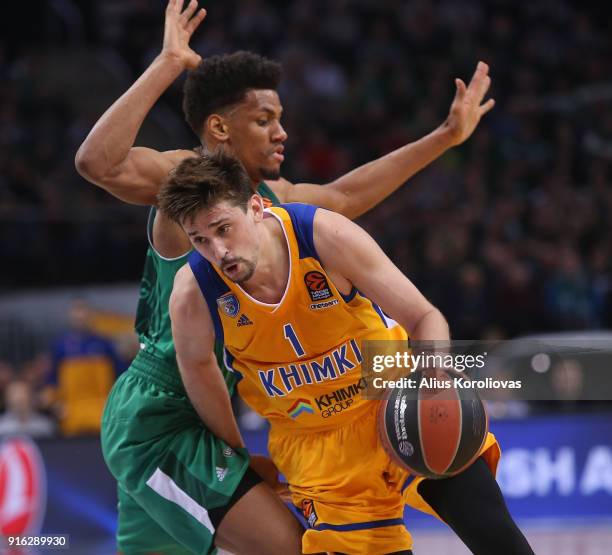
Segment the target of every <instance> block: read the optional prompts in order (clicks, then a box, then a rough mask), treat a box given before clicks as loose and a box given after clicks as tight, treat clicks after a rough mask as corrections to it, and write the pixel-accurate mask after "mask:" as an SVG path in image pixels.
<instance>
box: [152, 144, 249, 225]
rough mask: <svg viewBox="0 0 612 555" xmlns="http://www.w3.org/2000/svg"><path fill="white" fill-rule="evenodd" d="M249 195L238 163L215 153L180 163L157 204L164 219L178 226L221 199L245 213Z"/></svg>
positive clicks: (245, 174)
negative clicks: (168, 219) (164, 216)
mask: <svg viewBox="0 0 612 555" xmlns="http://www.w3.org/2000/svg"><path fill="white" fill-rule="evenodd" d="M252 195H253V189H252V188H251V180H250V179H249V176H248V175H247V173H246V171H245V169H244V167H243V166H242V164H241V163H240V161H239V160H238V159H236V158H234V157H233V156H230V155H229V154H226V153H224V152H222V151H217V152H215V153H212V154H211V153H205V154H200V155H198V156H195V157H193V158H186V159H185V160H183V161H182V162H181V163H180V164H179V165H178V166H176V168H174V169H173V170H172V171H171V172H170V174H169V175H168V181H167V182H166V183H165V184H164V185H163V186H162V188H161V189H160V191H159V193H158V195H157V201H158V206H159V209H160V210H161V211H162V212H164V214H166V216H168V218H170V219H171V220H173V221H175V222H177V223H178V224H182V223H184V222H185V221H187V220H193V218H195V216H196V215H197V214H198V212H200V211H201V210H205V209H208V208H211V207H212V206H214V205H215V204H217V203H219V202H221V201H224V200H227V201H229V202H231V203H232V204H234V205H235V206H240V207H241V208H242V209H243V210H244V211H245V212H246V209H247V203H248V201H249V199H250V198H251V196H252Z"/></svg>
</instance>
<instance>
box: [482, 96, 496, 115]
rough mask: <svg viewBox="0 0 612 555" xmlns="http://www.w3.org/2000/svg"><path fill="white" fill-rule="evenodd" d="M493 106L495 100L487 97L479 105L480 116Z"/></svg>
mask: <svg viewBox="0 0 612 555" xmlns="http://www.w3.org/2000/svg"><path fill="white" fill-rule="evenodd" d="M493 106H495V100H493V99H492V98H489V100H487V101H486V102H485V103H484V104H483V105H482V106H481V107H480V117H482V116H484V115H485V114H486V113H487V112H490V111H491V110H492V109H493Z"/></svg>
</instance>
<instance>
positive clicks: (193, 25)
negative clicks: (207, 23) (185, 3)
mask: <svg viewBox="0 0 612 555" xmlns="http://www.w3.org/2000/svg"><path fill="white" fill-rule="evenodd" d="M205 17H206V10H205V9H204V8H202V9H201V10H199V11H198V13H196V14H195V15H194V16H193V17H192V18H191V19H190V20H189V23H187V26H186V27H185V30H186V31H187V32H188V33H189V34H190V35H192V34H193V32H194V31H195V30H196V29H197V28H198V26H199V25H200V23H202V21H204V18H205Z"/></svg>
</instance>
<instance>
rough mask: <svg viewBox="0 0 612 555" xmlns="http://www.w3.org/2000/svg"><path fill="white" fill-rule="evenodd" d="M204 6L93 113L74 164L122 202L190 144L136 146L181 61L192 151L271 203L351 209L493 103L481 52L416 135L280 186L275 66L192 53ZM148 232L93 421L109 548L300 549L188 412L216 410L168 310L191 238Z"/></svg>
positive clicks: (176, 18) (419, 164) (452, 138)
mask: <svg viewBox="0 0 612 555" xmlns="http://www.w3.org/2000/svg"><path fill="white" fill-rule="evenodd" d="M204 17H205V11H204V10H197V3H196V2H194V1H192V2H191V3H190V4H189V5H188V6H187V7H186V8H185V9H184V10H183V2H182V0H171V1H170V2H169V3H168V7H167V10H166V20H165V31H164V44H163V48H162V51H161V53H160V55H159V56H158V57H157V58H156V59H155V60H154V61H153V62H152V64H151V65H150V66H149V68H147V70H146V71H145V72H144V73H143V75H142V76H141V77H140V78H139V79H138V80H137V81H136V82H135V83H134V84H133V85H132V87H130V89H129V90H128V91H127V92H126V93H125V94H124V95H123V96H122V97H120V98H119V99H118V100H117V101H116V102H115V103H114V104H113V105H112V106H111V107H110V108H109V109H108V110H107V111H106V112H105V113H104V114H103V116H102V117H101V118H100V120H99V121H98V122H97V124H96V125H95V126H94V128H93V129H92V131H91V133H90V134H89V136H88V137H87V139H86V140H85V142H84V143H83V145H82V146H81V148H80V149H79V152H78V153H77V158H76V165H77V169H78V171H79V172H80V173H81V174H82V175H83V176H84V177H85V178H87V179H88V180H89V181H91V182H92V183H95V184H96V185H99V186H101V187H103V188H104V189H105V190H107V191H108V192H110V193H111V194H113V195H115V196H116V197H118V198H120V199H122V200H124V201H126V202H130V203H135V204H149V205H152V206H154V205H155V202H156V194H157V192H158V189H159V188H160V186H161V185H162V183H163V182H164V181H165V179H166V177H167V175H168V172H169V171H170V170H171V169H172V168H173V167H175V166H176V165H177V164H178V163H180V161H182V160H183V159H185V158H187V157H190V156H193V155H194V151H188V150H176V151H168V152H158V151H155V150H152V149H148V148H143V147H135V146H134V142H135V139H136V135H137V134H138V131H139V129H140V127H141V125H142V123H143V121H144V119H145V117H146V115H147V114H148V112H149V111H150V109H151V108H152V107H153V105H154V104H155V102H156V101H157V99H158V98H159V97H160V96H161V94H162V93H163V92H164V91H165V90H166V89H167V88H168V87H169V86H170V85H171V84H172V82H173V81H174V80H175V79H176V78H177V77H178V76H179V75H180V74H181V73H182V72H183V71H184V70H185V69H190V70H192V72H191V74H190V76H189V78H188V82H187V85H186V96H185V103H184V106H185V112H186V116H187V119H188V121H189V123H190V124H191V126H192V128H194V130H195V131H196V133H197V134H198V136H199V137H200V139H201V142H202V146H203V147H204V148H207V149H214V148H217V147H219V146H223V147H224V148H226V149H228V151H230V152H232V153H233V154H235V155H236V156H237V157H238V158H239V159H240V160H241V161H242V162H243V164H244V165H245V167H246V169H247V172H248V174H249V177H250V178H251V181H252V184H253V189H254V190H257V191H259V192H260V193H261V194H262V196H263V197H264V198H265V199H267V200H268V202H269V203H278V202H291V201H301V202H310V203H314V204H318V205H321V206H324V207H327V208H330V209H333V210H336V211H338V212H341V213H343V214H345V215H347V216H350V217H356V216H358V215H360V214H362V213H363V212H365V211H367V210H368V209H370V208H371V207H373V206H374V205H376V204H377V203H378V202H380V201H381V200H383V199H384V198H386V197H387V196H388V195H389V194H391V193H392V192H393V191H394V190H395V189H397V188H398V187H399V186H400V185H401V184H403V183H404V182H405V181H406V180H407V179H408V178H410V177H411V176H412V175H413V174H415V173H416V172H417V171H419V170H420V169H422V168H423V167H424V166H426V165H427V164H429V163H430V162H431V161H433V160H434V159H436V158H437V157H438V156H440V155H441V154H442V153H443V152H445V151H446V150H447V149H448V148H450V147H452V146H454V145H457V144H460V143H461V142H463V141H465V140H466V139H467V138H468V137H469V136H470V135H471V134H472V132H473V131H474V129H475V128H476V126H477V125H478V122H479V121H480V118H481V117H482V115H484V114H485V113H486V112H488V111H489V110H490V109H491V108H492V107H493V101H492V100H489V101H487V102H485V103H484V104H481V103H482V100H483V98H484V95H485V94H486V92H487V90H488V88H489V85H490V78H489V77H488V67H487V66H486V64H483V63H480V64H479V65H478V67H477V69H476V72H475V74H474V77H473V78H472V81H471V82H470V84H469V86H468V87H466V86H465V84H464V83H463V82H462V81H460V80H457V93H456V96H455V99H454V101H453V103H452V106H451V110H450V113H449V116H448V118H447V119H446V121H445V122H444V123H443V124H442V125H441V126H440V127H439V128H438V129H436V130H434V131H433V132H432V133H430V134H429V135H427V136H426V137H424V138H422V139H421V140H419V141H417V142H415V143H411V144H408V145H406V146H405V147H402V148H400V149H398V150H396V151H394V152H392V153H390V154H388V155H387V156H385V157H383V158H381V159H379V160H376V161H374V162H371V163H369V164H367V165H365V166H362V167H360V168H357V169H356V170H353V171H352V172H350V173H349V174H347V175H345V176H342V177H340V178H339V179H337V180H336V181H334V182H333V183H330V184H328V185H326V186H323V187H321V186H317V185H310V184H300V185H291V184H290V183H289V182H287V181H286V180H283V179H280V166H281V163H282V161H283V143H284V141H285V140H286V138H287V135H286V133H285V131H284V129H283V127H282V125H281V123H280V118H281V112H282V107H281V104H280V100H279V98H278V94H277V92H276V88H277V85H278V82H279V79H280V67H279V66H278V64H276V63H274V62H270V61H269V60H265V59H263V58H261V57H259V56H256V55H253V54H249V53H236V54H234V55H230V56H222V57H213V58H211V59H209V60H205V61H203V62H202V60H201V58H200V56H199V55H198V54H196V53H195V52H194V51H193V50H191V48H190V47H189V40H190V38H191V35H192V34H193V32H194V31H195V29H196V28H197V27H198V26H199V24H200V23H201V21H202V20H203V19H204ZM264 180H266V182H265V183H263V181H264ZM372 183H375V184H376V186H375V187H372V186H371V184H372ZM148 231H149V240H150V244H151V247H150V249H149V251H148V253H147V262H146V267H145V275H144V276H143V282H142V288H141V300H140V304H139V309H138V315H137V330H138V333H139V336H140V340H141V347H142V348H141V350H140V352H139V354H138V356H137V357H136V359H135V360H134V362H133V363H132V365H131V367H130V370H129V371H128V372H126V373H125V374H124V376H123V377H122V378H120V380H119V381H118V382H117V384H116V386H115V387H114V389H113V392H112V393H111V396H110V397H109V401H108V403H107V408H106V411H105V415H104V419H103V430H102V444H103V450H104V455H105V458H106V461H107V464H108V465H109V468H110V469H111V471H112V473H113V474H114V476H115V478H117V481H118V483H119V530H118V543H119V548H120V549H121V551H122V552H123V553H124V554H125V555H130V554H132V553H133V554H142V553H151V552H162V553H164V554H165V555H173V554H175V553H181V554H182V553H190V552H197V553H202V552H207V550H208V549H213V544H214V543H215V542H216V543H217V544H218V545H220V546H225V547H227V548H229V549H232V550H234V551H235V552H245V551H246V552H248V553H292V552H294V551H295V550H296V549H298V550H299V531H296V530H295V527H294V525H293V521H291V520H287V513H286V511H285V509H284V507H282V505H278V504H276V505H275V504H274V503H275V501H276V498H275V497H274V495H273V494H272V492H271V490H269V489H267V488H266V486H265V485H263V484H256V485H254V484H255V483H256V481H257V478H256V477H255V476H254V475H252V474H251V473H250V472H249V471H248V470H247V468H248V458H247V455H246V453H245V452H239V451H236V450H232V449H228V447H227V445H225V444H224V443H223V442H221V441H219V440H217V439H216V438H214V437H213V436H212V435H211V434H210V433H209V432H208V431H207V430H206V429H205V428H204V427H203V425H202V423H201V421H200V420H199V419H198V415H202V414H203V413H204V412H205V411H207V410H215V407H211V406H210V405H207V406H205V407H203V406H201V403H200V402H199V399H201V398H203V395H202V394H201V392H202V391H204V390H205V389H206V387H207V384H206V383H203V382H201V381H187V382H186V383H185V384H184V385H183V383H182V381H181V378H180V376H179V372H178V368H177V365H176V360H175V352H174V347H173V345H172V340H171V331H170V322H169V317H168V298H169V296H170V292H171V289H172V282H173V278H174V275H175V273H176V271H177V270H178V268H179V267H180V266H182V265H183V264H184V263H185V262H186V255H187V253H188V251H189V250H190V248H191V247H190V243H189V241H188V239H187V238H186V236H185V234H184V232H183V231H182V230H181V229H180V227H179V226H178V225H176V224H174V223H172V222H170V221H169V220H168V219H167V218H166V217H164V215H163V214H162V213H156V212H155V210H154V209H153V210H152V213H151V217H150V219H149V226H148ZM220 362H222V361H220ZM220 366H221V367H222V368H223V367H224V365H223V364H220ZM220 379H221V378H220ZM229 381H230V383H229V384H228V385H229V386H230V387H231V378H230V379H229ZM218 402H219V404H220V408H219V410H222V407H225V408H226V407H227V406H229V403H230V398H229V394H228V395H227V396H226V397H224V398H223V399H219V400H218ZM235 433H237V434H239V431H238V430H237V429H236V430H235ZM244 522H249V523H250V524H251V526H250V527H249V528H246V527H245V526H244ZM270 527H272V528H274V533H272V532H270ZM281 530H282V531H283V533H281V532H280V531H281Z"/></svg>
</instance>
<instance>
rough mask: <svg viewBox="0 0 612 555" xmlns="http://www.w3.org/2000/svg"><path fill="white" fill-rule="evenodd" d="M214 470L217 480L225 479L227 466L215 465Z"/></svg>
mask: <svg viewBox="0 0 612 555" xmlns="http://www.w3.org/2000/svg"><path fill="white" fill-rule="evenodd" d="M216 472H217V480H219V482H223V480H224V479H225V475H226V474H227V468H221V467H220V466H217V467H216Z"/></svg>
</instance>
